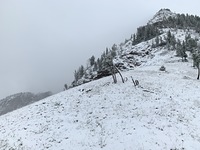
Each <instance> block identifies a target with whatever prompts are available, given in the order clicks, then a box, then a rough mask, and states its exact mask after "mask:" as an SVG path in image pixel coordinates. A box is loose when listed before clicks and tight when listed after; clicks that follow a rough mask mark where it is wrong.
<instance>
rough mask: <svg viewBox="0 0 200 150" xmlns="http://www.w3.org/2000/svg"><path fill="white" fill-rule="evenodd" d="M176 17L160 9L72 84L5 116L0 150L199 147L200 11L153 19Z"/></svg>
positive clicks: (80, 72)
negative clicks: (199, 66) (113, 72)
mask: <svg viewBox="0 0 200 150" xmlns="http://www.w3.org/2000/svg"><path fill="white" fill-rule="evenodd" d="M169 16H174V14H173V13H171V11H170V10H168V9H163V10H160V11H159V12H158V13H157V14H156V15H155V16H154V18H153V19H152V20H151V21H150V23H152V25H149V24H148V25H147V26H143V27H140V28H138V30H137V34H134V35H132V36H131V38H130V39H129V40H126V41H125V42H124V43H122V44H120V45H115V44H114V46H113V47H112V48H111V49H106V51H105V52H104V53H103V54H102V56H101V58H99V59H97V61H95V59H94V57H91V59H90V64H89V65H88V67H87V68H86V70H84V67H83V66H81V67H80V68H79V70H78V71H77V72H75V80H74V81H73V82H72V83H73V84H74V86H70V89H68V90H66V91H64V92H62V93H59V94H57V95H54V96H51V97H48V98H46V99H44V100H41V101H39V102H36V103H34V104H31V105H29V106H26V107H24V108H21V109H18V110H16V111H13V112H11V113H8V114H5V115H3V116H0V150H10V149H14V150H46V149H49V150H99V149H102V150H199V147H200V128H199V122H200V94H199V88H200V82H199V80H196V78H197V69H195V68H194V67H193V65H194V64H195V63H193V60H192V58H193V59H194V56H196V55H194V54H196V52H197V51H198V46H197V43H199V32H200V26H199V27H198V26H196V24H198V23H199V24H200V18H198V17H196V18H195V17H194V16H190V17H189V16H187V17H186V16H185V17H183V16H184V15H179V16H177V18H178V17H179V18H178V19H177V20H176V18H174V21H171V22H170V21H169V20H168V21H166V22H165V23H163V25H162V23H161V22H160V23H159V24H158V26H157V25H153V23H155V22H157V21H161V20H162V19H164V18H167V17H169ZM180 18H182V19H181V20H179V19H180ZM184 18H185V20H184ZM191 18H192V21H191V22H190V21H189V20H191ZM172 20H173V19H172ZM186 20H187V21H186ZM176 21H177V22H176ZM198 21H199V22H198ZM187 23H188V24H189V25H190V26H188V24H187ZM164 24H165V25H164ZM155 32H156V33H155ZM199 50H200V48H199ZM197 54H198V53H197ZM199 55H200V52H199ZM177 56H179V57H177ZM195 58H196V57H195ZM196 61H197V59H196ZM199 62H200V58H199ZM109 63H111V65H110V64H109ZM108 64H109V65H108ZM112 65H113V66H114V65H115V66H116V68H117V67H118V69H119V70H121V73H122V75H123V77H124V79H126V82H125V83H122V81H121V80H120V79H121V78H120V77H119V76H118V75H117V81H118V82H117V83H116V84H114V83H113V78H112V76H109V75H110V74H109V73H110V72H109V69H110V68H111V67H110V66H112ZM161 66H164V67H165V68H166V71H160V67H161ZM106 69H107V70H106ZM106 71H108V72H106ZM106 73H107V74H106ZM100 75H101V76H100ZM95 76H96V78H95ZM105 76H106V77H105ZM76 77H77V78H76ZM97 77H99V78H101V79H99V78H97ZM132 78H133V79H134V80H138V81H139V85H138V86H137V87H135V86H134V84H133V82H132ZM86 79H88V80H86ZM97 79H99V80H97ZM89 81H91V82H89ZM86 82H89V83H86ZM79 83H80V84H82V85H80V84H79ZM83 83H85V84H83ZM66 87H67V86H66ZM66 89H67V88H66Z"/></svg>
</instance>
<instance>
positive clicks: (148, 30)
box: [70, 9, 200, 87]
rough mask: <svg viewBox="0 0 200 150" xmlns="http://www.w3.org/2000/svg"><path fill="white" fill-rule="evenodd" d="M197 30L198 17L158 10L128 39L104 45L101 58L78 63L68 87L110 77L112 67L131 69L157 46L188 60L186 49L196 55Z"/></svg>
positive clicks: (198, 28) (141, 62) (148, 56)
mask: <svg viewBox="0 0 200 150" xmlns="http://www.w3.org/2000/svg"><path fill="white" fill-rule="evenodd" d="M199 31H200V17H198V16H194V15H188V14H187V15H185V14H175V13H172V12H171V11H170V10H169V9H161V10H160V11H159V12H158V13H156V15H155V16H154V17H153V19H151V20H150V21H149V23H148V24H147V25H144V26H141V27H139V28H138V29H137V32H136V33H134V34H132V35H131V38H129V39H126V40H125V42H122V43H121V44H119V45H117V44H114V45H113V46H112V47H111V48H110V49H109V48H106V50H105V52H103V53H102V55H101V57H100V58H97V59H95V57H94V56H92V57H91V58H90V59H89V62H90V63H89V65H87V67H84V66H83V65H81V66H80V68H79V69H78V70H76V71H75V73H74V77H75V79H74V81H73V82H72V85H71V86H70V87H75V86H78V85H81V84H83V83H87V82H90V81H93V80H96V79H99V78H102V77H105V76H109V75H111V74H112V70H113V69H112V66H115V67H117V68H118V69H119V70H121V71H124V70H126V71H128V70H132V69H134V68H135V67H138V66H140V65H142V64H143V63H146V61H148V60H149V59H152V58H154V52H155V51H157V49H160V48H166V49H168V50H169V51H171V50H172V51H175V52H176V56H178V57H182V59H184V60H185V61H187V60H186V57H187V56H188V55H187V52H190V54H191V55H193V54H194V56H195V57H196V56H197V55H199V53H200V50H198V48H197V45H198V43H199V33H200V32H199ZM199 56H200V55H199ZM199 60H200V58H199Z"/></svg>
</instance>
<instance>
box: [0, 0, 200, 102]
mask: <svg viewBox="0 0 200 150" xmlns="http://www.w3.org/2000/svg"><path fill="white" fill-rule="evenodd" d="M199 5H200V2H199V1H197V0H193V1H186V0H182V1H179V0H162V1H158V0H149V1H147V0H140V1H136V0H0V22H1V23H0V72H1V74H0V83H1V86H0V98H3V97H5V96H8V95H10V94H13V93H17V92H23V91H31V92H40V91H41V92H42V91H48V90H51V91H53V92H59V91H61V90H62V89H63V85H64V83H70V82H71V81H72V80H73V72H74V70H75V69H77V68H78V67H79V66H80V65H81V64H83V65H85V64H86V61H87V59H88V58H89V57H90V56H92V55H94V56H96V57H99V56H100V54H101V53H102V52H103V51H104V50H105V48H106V47H111V46H112V45H113V44H114V43H116V44H119V43H120V42H122V41H124V40H125V38H129V37H130V35H131V34H132V33H134V32H135V31H136V28H137V27H138V26H140V25H145V24H146V23H147V21H148V20H149V19H151V18H152V17H153V15H154V14H155V13H156V12H157V11H158V10H159V9H161V8H169V9H171V11H173V12H177V13H189V14H196V15H200V9H199V8H198V7H199Z"/></svg>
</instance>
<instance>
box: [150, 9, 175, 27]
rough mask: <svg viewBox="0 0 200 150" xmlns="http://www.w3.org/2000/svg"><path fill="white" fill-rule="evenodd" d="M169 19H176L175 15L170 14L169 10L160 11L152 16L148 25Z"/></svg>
mask: <svg viewBox="0 0 200 150" xmlns="http://www.w3.org/2000/svg"><path fill="white" fill-rule="evenodd" d="M169 17H176V13H173V12H171V11H170V10H169V9H161V10H160V11H158V12H157V13H156V14H155V15H154V17H153V18H152V19H151V20H149V22H148V24H153V23H156V22H160V21H163V20H164V19H167V18H169Z"/></svg>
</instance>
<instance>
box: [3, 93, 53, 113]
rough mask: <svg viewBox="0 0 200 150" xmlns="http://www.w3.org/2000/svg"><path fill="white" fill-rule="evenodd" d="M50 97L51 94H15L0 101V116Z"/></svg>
mask: <svg viewBox="0 0 200 150" xmlns="http://www.w3.org/2000/svg"><path fill="white" fill-rule="evenodd" d="M51 95H52V93H51V92H45V93H39V94H33V93H30V92H26V93H17V94H14V95H11V96H8V97H6V98H4V99H2V100H0V115H3V114H6V113H8V112H11V111H13V110H16V109H19V108H22V107H24V106H26V105H29V104H31V103H34V102H37V101H39V100H41V99H44V98H46V97H48V96H51Z"/></svg>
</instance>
